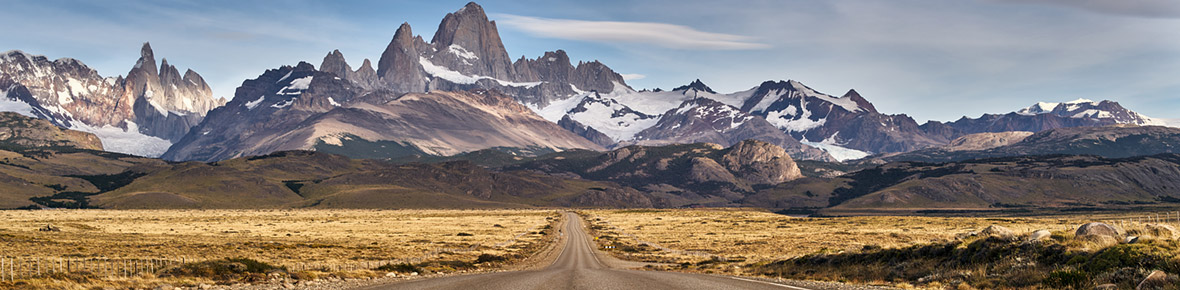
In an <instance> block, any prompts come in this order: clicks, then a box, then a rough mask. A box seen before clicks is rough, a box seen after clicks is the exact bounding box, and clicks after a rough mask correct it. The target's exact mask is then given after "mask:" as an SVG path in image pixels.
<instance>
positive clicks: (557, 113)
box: [525, 85, 590, 123]
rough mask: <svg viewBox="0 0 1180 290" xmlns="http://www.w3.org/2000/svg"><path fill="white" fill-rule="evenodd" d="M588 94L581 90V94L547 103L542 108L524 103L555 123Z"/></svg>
mask: <svg viewBox="0 0 1180 290" xmlns="http://www.w3.org/2000/svg"><path fill="white" fill-rule="evenodd" d="M570 86H573V85H570ZM589 95H590V94H587V93H585V92H582V94H578V95H576V96H573V97H569V98H566V99H564V100H559V101H556V102H552V103H549V105H548V106H545V107H544V108H539V107H537V105H536V104H525V106H526V107H528V108H529V109H531V110H533V112H534V113H537V115H541V118H545V120H549V121H550V122H554V123H557V122H558V121H561V117H563V116H565V114H567V113H569V111H570V110H573V109H574V108H575V107H577V106H578V104H580V103H581V102H582V99H585V98H586V97H587V96H589Z"/></svg>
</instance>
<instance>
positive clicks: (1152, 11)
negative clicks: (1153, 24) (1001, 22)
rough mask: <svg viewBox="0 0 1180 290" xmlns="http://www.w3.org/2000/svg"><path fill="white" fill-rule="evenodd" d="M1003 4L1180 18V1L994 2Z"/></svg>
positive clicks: (1079, 0) (1029, 0)
mask: <svg viewBox="0 0 1180 290" xmlns="http://www.w3.org/2000/svg"><path fill="white" fill-rule="evenodd" d="M992 1H995V2H1002V3H1017V4H1047V5H1060V6H1065V7H1071V8H1077V9H1083V10H1088V11H1091V12H1097V13H1103V14H1115V15H1124V16H1136V17H1155V18H1180V1H1176V0H992Z"/></svg>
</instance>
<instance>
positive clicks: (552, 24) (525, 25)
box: [496, 14, 770, 50]
mask: <svg viewBox="0 0 1180 290" xmlns="http://www.w3.org/2000/svg"><path fill="white" fill-rule="evenodd" d="M496 16H497V17H496V18H499V19H500V20H499V22H500V23H503V24H507V25H509V26H512V27H514V28H516V29H519V30H522V31H525V32H527V33H529V34H532V35H535V36H540V37H550V38H560V39H570V40H582V41H597V42H628V43H643V44H649V45H655V46H661V47H666V48H673V49H684V50H750V49H766V48H770V45H767V44H764V43H759V42H756V41H754V39H753V38H752V37H749V36H743V35H735V34H725V33H715V32H705V31H700V30H696V29H693V28H691V27H688V26H682V25H674V24H667V23H653V22H619V21H587V20H574V19H553V18H540V17H530V16H520V15H511V14H498V15H496Z"/></svg>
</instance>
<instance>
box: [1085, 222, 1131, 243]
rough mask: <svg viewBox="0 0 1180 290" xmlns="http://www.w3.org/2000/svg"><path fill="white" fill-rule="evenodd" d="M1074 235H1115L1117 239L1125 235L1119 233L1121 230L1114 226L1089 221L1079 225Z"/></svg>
mask: <svg viewBox="0 0 1180 290" xmlns="http://www.w3.org/2000/svg"><path fill="white" fill-rule="evenodd" d="M1074 235H1075V236H1078V237H1082V236H1108V237H1113V238H1115V239H1121V238H1122V236H1123V234H1122V233H1119V230H1118V229H1116V228H1115V227H1114V226H1111V225H1108V224H1104V223H1097V222H1095V223H1087V224H1084V225H1082V226H1080V227H1078V230H1077V232H1075V233H1074Z"/></svg>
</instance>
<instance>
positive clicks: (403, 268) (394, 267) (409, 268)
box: [377, 263, 422, 273]
mask: <svg viewBox="0 0 1180 290" xmlns="http://www.w3.org/2000/svg"><path fill="white" fill-rule="evenodd" d="M377 270H380V271H386V272H398V273H410V272H422V268H419V267H418V266H415V265H414V264H409V263H401V264H385V265H382V266H381V267H377Z"/></svg>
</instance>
